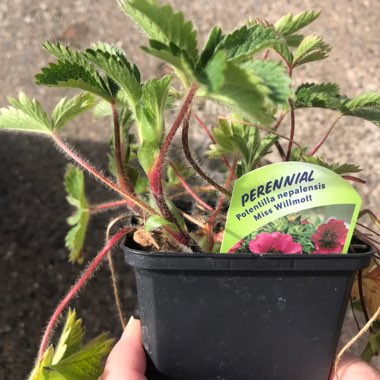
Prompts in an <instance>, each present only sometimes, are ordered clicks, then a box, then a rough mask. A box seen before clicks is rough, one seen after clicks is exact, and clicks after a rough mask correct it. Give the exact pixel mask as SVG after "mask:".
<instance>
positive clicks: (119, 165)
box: [111, 103, 135, 194]
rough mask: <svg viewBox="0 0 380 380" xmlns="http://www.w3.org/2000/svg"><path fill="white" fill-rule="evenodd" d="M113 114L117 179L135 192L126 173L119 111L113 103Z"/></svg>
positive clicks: (125, 187)
mask: <svg viewBox="0 0 380 380" xmlns="http://www.w3.org/2000/svg"><path fill="white" fill-rule="evenodd" d="M111 107H112V116H113V125H114V146H115V164H116V174H117V180H118V182H119V184H120V186H121V188H122V189H123V190H125V191H127V192H128V193H131V194H134V192H135V191H134V189H133V186H132V185H131V183H130V181H129V180H128V178H127V177H126V175H125V170H124V164H123V158H122V154H121V151H122V149H121V136H120V120H119V113H118V112H117V108H116V104H115V103H112V104H111Z"/></svg>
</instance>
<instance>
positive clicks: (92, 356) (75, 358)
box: [49, 333, 113, 380]
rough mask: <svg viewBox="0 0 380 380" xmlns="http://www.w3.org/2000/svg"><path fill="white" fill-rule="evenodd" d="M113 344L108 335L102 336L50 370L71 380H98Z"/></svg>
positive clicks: (52, 366)
mask: <svg viewBox="0 0 380 380" xmlns="http://www.w3.org/2000/svg"><path fill="white" fill-rule="evenodd" d="M112 342H113V340H112V339H108V334H106V333H105V334H101V335H99V336H98V337H96V338H94V339H92V340H91V341H90V342H88V343H87V344H86V345H85V346H83V347H82V348H81V349H80V350H78V351H76V352H74V353H73V354H71V355H70V356H67V357H65V358H63V359H62V360H60V361H59V362H58V363H56V364H54V365H51V366H50V367H49V369H52V370H53V371H56V372H58V373H59V374H61V375H63V376H64V377H65V378H66V379H70V380H97V379H98V378H99V376H100V375H101V374H102V372H103V369H102V366H101V360H102V358H103V357H105V356H106V355H107V354H108V353H109V352H110V349H111V345H112Z"/></svg>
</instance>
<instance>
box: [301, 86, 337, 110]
mask: <svg viewBox="0 0 380 380" xmlns="http://www.w3.org/2000/svg"><path fill="white" fill-rule="evenodd" d="M294 106H295V107H296V108H304V107H319V108H328V109H333V110H341V109H343V98H342V96H341V95H340V88H339V85H337V84H336V83H320V84H315V83H304V84H302V85H301V86H299V87H298V88H297V90H296V100H295V102H294Z"/></svg>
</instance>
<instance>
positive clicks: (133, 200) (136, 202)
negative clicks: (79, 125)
mask: <svg viewBox="0 0 380 380" xmlns="http://www.w3.org/2000/svg"><path fill="white" fill-rule="evenodd" d="M51 136H52V138H53V140H54V142H55V143H56V144H57V145H58V146H59V147H60V148H61V149H62V150H63V152H64V153H66V154H67V155H68V156H69V157H70V158H71V159H73V160H74V161H75V162H76V163H77V164H78V165H79V166H81V167H82V168H84V169H86V170H87V171H88V172H89V173H90V174H92V175H93V176H94V177H95V178H96V179H98V180H99V181H100V182H102V183H103V184H105V185H106V186H108V187H109V188H111V189H112V190H113V191H115V192H116V193H118V194H120V195H122V196H123V197H124V198H126V201H127V203H128V206H129V207H131V208H132V209H133V210H138V207H139V208H140V209H141V210H144V211H146V212H147V213H149V214H156V212H155V211H154V210H153V209H152V208H151V207H150V206H148V205H147V204H146V203H145V202H143V201H141V200H140V199H138V198H137V197H135V196H134V195H132V194H130V193H129V192H127V191H125V190H123V189H121V188H120V187H119V186H118V185H117V184H115V183H114V182H112V181H111V180H109V179H108V178H107V177H105V176H104V175H103V174H101V173H100V172H99V171H98V170H96V169H95V168H94V167H93V166H92V165H91V164H89V163H88V162H86V161H85V160H83V159H82V158H81V157H80V156H79V155H78V154H76V153H75V152H74V151H73V150H72V149H71V148H70V147H69V146H68V145H66V143H65V142H64V141H63V140H61V139H60V137H59V136H58V135H57V134H55V133H53V134H52V135H51Z"/></svg>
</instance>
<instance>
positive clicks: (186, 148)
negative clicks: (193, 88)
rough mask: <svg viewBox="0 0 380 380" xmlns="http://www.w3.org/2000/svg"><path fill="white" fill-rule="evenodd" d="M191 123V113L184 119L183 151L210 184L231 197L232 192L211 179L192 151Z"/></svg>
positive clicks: (194, 167)
mask: <svg viewBox="0 0 380 380" xmlns="http://www.w3.org/2000/svg"><path fill="white" fill-rule="evenodd" d="M189 124H190V114H188V115H187V116H186V118H185V119H184V121H183V127H182V146H183V151H184V153H185V156H186V158H187V160H188V161H189V163H190V165H191V166H192V167H193V169H194V170H195V171H196V172H197V173H198V174H199V175H200V176H201V177H202V178H203V179H204V180H206V181H207V182H208V183H209V184H210V185H212V186H213V187H215V189H217V190H218V191H220V192H221V193H223V194H224V195H226V196H227V197H228V198H230V197H231V194H230V192H229V191H228V190H226V189H225V188H224V187H222V186H220V185H218V184H217V183H216V182H215V181H214V180H213V179H211V178H210V177H209V176H208V175H207V174H206V173H205V172H204V171H203V170H202V169H201V168H200V167H199V165H198V164H197V163H196V162H195V160H194V158H193V156H192V154H191V151H190V147H189Z"/></svg>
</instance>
